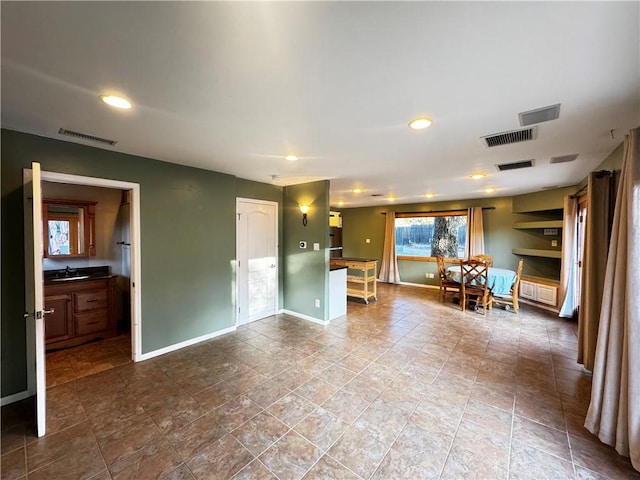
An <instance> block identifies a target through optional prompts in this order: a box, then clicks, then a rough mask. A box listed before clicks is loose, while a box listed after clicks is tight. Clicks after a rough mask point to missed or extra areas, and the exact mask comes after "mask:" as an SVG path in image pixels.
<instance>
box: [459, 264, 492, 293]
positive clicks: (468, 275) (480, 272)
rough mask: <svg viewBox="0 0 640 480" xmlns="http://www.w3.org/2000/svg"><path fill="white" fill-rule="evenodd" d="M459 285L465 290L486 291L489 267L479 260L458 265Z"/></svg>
mask: <svg viewBox="0 0 640 480" xmlns="http://www.w3.org/2000/svg"><path fill="white" fill-rule="evenodd" d="M460 268H461V269H462V272H461V274H462V276H461V277H460V283H461V284H462V286H463V288H464V289H466V290H473V291H482V292H485V291H486V290H488V286H487V285H488V278H489V265H487V264H486V263H485V262H482V261H479V260H466V261H464V262H462V263H461V264H460Z"/></svg>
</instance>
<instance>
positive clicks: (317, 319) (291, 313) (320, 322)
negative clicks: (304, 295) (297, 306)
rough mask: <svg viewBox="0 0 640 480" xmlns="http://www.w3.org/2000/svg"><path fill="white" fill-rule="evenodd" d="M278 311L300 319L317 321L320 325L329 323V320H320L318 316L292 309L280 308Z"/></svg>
mask: <svg viewBox="0 0 640 480" xmlns="http://www.w3.org/2000/svg"><path fill="white" fill-rule="evenodd" d="M278 313H285V314H287V315H291V316H292V317H298V318H301V319H302V320H307V321H309V322H313V323H319V324H320V325H329V324H330V323H331V320H320V319H319V318H315V317H311V316H309V315H305V314H304V313H298V312H294V311H292V310H285V309H282V310H280V311H279V312H278Z"/></svg>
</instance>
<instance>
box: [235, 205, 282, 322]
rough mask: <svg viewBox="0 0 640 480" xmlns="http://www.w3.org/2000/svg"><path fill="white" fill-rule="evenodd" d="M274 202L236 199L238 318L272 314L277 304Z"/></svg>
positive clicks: (247, 318)
mask: <svg viewBox="0 0 640 480" xmlns="http://www.w3.org/2000/svg"><path fill="white" fill-rule="evenodd" d="M277 211H278V204H277V203H275V202H267V201H261V200H250V199H244V198H238V199H237V201H236V212H237V214H238V227H237V230H236V233H237V235H236V255H237V270H236V278H237V282H238V283H237V285H238V287H237V291H238V320H237V324H238V325H242V324H245V323H247V322H253V321H254V320H259V319H261V318H265V317H268V316H270V315H274V314H275V313H276V309H277V303H278V234H277V232H278V217H277Z"/></svg>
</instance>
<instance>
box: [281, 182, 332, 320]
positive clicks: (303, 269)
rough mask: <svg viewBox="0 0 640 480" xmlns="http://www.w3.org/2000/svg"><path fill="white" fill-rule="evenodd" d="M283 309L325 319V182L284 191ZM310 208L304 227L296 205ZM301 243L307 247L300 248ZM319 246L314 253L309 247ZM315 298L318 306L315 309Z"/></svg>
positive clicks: (327, 197) (327, 186) (286, 188)
mask: <svg viewBox="0 0 640 480" xmlns="http://www.w3.org/2000/svg"><path fill="white" fill-rule="evenodd" d="M283 201H284V237H283V244H284V249H283V251H284V257H285V258H286V264H285V270H284V298H285V301H284V308H285V309H286V310H291V311H295V312H298V313H302V314H304V315H307V316H309V317H313V318H317V319H319V320H327V319H328V316H329V308H328V303H327V302H328V298H329V294H328V289H329V284H328V282H329V268H328V265H329V250H328V247H329V181H328V180H323V181H320V182H312V183H304V184H300V185H292V186H288V187H285V189H284V200H283ZM303 204H307V205H310V210H309V213H308V223H307V226H306V227H305V226H303V225H302V213H300V208H299V205H303ZM301 241H305V242H307V248H305V249H303V248H300V245H299V243H300V242H301ZM314 243H319V244H320V250H318V251H315V250H314V249H313V244H314ZM316 299H318V300H319V301H320V307H319V308H317V307H316V304H315V302H316Z"/></svg>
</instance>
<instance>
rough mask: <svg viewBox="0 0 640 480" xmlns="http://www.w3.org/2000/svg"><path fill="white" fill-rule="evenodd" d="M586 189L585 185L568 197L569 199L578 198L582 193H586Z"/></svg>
mask: <svg viewBox="0 0 640 480" xmlns="http://www.w3.org/2000/svg"><path fill="white" fill-rule="evenodd" d="M587 188H588V186H587V185H585V186H583V187H582V188H581V189H580V190H578V191H577V192H576V193H574V194H573V195H569V198H580V197H581V196H582V193H583V192H586V191H587Z"/></svg>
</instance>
